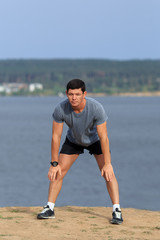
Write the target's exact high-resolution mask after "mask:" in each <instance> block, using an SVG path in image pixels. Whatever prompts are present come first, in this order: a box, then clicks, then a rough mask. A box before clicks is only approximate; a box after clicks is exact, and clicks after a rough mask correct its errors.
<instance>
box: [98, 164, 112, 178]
mask: <svg viewBox="0 0 160 240" xmlns="http://www.w3.org/2000/svg"><path fill="white" fill-rule="evenodd" d="M113 175H114V172H113V167H112V165H111V164H106V165H104V166H103V168H102V170H101V176H104V177H105V179H106V180H107V182H110V181H112V178H113Z"/></svg>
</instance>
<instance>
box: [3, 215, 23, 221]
mask: <svg viewBox="0 0 160 240" xmlns="http://www.w3.org/2000/svg"><path fill="white" fill-rule="evenodd" d="M16 218H24V217H21V216H16V217H3V216H1V215H0V219H4V220H6V219H7V220H12V219H16Z"/></svg>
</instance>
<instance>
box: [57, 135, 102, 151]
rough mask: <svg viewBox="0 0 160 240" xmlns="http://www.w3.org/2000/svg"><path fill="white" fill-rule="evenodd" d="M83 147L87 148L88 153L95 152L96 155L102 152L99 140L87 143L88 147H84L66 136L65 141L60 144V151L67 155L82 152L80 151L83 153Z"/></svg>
mask: <svg viewBox="0 0 160 240" xmlns="http://www.w3.org/2000/svg"><path fill="white" fill-rule="evenodd" d="M84 149H87V150H88V151H89V153H90V154H96V155H100V154H102V149H101V144H100V141H97V142H95V143H93V144H91V145H89V146H88V147H85V146H82V145H78V144H75V143H72V142H70V141H69V140H68V138H67V137H66V140H65V142H64V143H63V145H62V148H61V151H60V153H64V154H68V155H71V154H82V153H84Z"/></svg>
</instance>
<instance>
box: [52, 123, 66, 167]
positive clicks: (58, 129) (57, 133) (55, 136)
mask: <svg viewBox="0 0 160 240" xmlns="http://www.w3.org/2000/svg"><path fill="white" fill-rule="evenodd" d="M63 125H64V123H57V122H55V121H53V126H52V142H51V161H52V162H53V161H56V162H58V153H59V146H60V141H61V136H62V132H63Z"/></svg>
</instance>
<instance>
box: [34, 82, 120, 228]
mask: <svg viewBox="0 0 160 240" xmlns="http://www.w3.org/2000/svg"><path fill="white" fill-rule="evenodd" d="M86 94H87V92H86V90H85V83H84V82H83V81H82V80H80V79H73V80H71V81H69V83H68V84H67V89H66V95H67V98H68V99H66V100H64V101H62V102H61V103H59V104H58V105H57V107H56V108H55V110H54V113H53V129H52V143H51V157H52V158H51V166H50V168H49V172H48V178H49V180H50V186H49V194H48V203H47V205H46V206H45V207H44V210H43V211H42V212H41V213H39V214H38V215H37V218H38V219H46V218H54V217H55V215H54V206H55V202H56V199H57V197H58V194H59V192H60V190H61V187H62V182H63V178H64V176H65V175H66V173H67V171H68V170H69V169H70V167H71V166H72V164H73V163H74V162H75V160H76V159H77V157H78V156H79V154H82V153H83V151H84V149H87V150H88V151H89V153H90V154H93V155H94V157H95V159H96V161H97V163H98V166H99V169H100V171H101V175H102V176H103V177H104V179H105V181H106V185H107V189H108V192H109V195H110V198H111V201H112V204H113V213H112V220H111V223H115V224H121V223H122V222H123V219H122V214H121V209H120V205H119V190H118V183H117V180H116V177H115V175H114V171H113V168H112V165H111V157H110V149H109V140H108V136H107V126H106V120H107V116H106V114H105V111H104V109H103V107H102V105H101V104H100V103H99V102H97V101H96V100H94V99H92V98H87V97H86ZM64 122H65V123H66V124H67V125H68V127H69V129H68V132H67V136H66V140H65V142H64V144H63V145H62V148H61V150H60V154H59V147H60V140H61V136H62V131H63V124H64Z"/></svg>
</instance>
